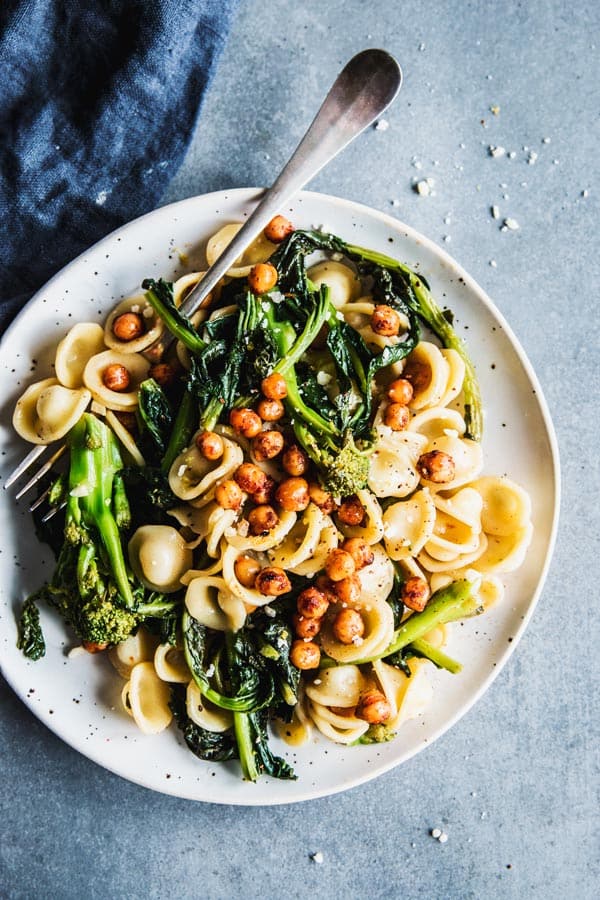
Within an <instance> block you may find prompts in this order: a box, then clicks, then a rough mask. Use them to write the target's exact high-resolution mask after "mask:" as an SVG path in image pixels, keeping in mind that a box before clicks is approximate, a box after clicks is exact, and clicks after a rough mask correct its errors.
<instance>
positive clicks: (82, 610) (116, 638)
mask: <svg viewBox="0 0 600 900" xmlns="http://www.w3.org/2000/svg"><path fill="white" fill-rule="evenodd" d="M138 622H139V617H138V616H136V615H135V614H134V613H131V612H129V610H127V609H124V608H123V607H122V606H116V605H115V604H114V603H111V601H110V600H106V599H101V598H98V597H93V598H92V599H91V600H88V601H87V603H84V604H83V605H82V606H80V607H79V608H78V609H77V616H76V619H75V620H74V621H73V623H72V624H73V627H74V628H75V631H76V632H77V634H78V635H79V636H80V638H82V640H84V641H91V642H93V643H95V644H120V643H121V642H122V641H124V640H125V639H126V638H128V637H129V635H130V634H131V633H132V631H133V630H134V629H135V627H136V626H137V624H138Z"/></svg>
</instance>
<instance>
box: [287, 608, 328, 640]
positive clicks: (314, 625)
mask: <svg viewBox="0 0 600 900" xmlns="http://www.w3.org/2000/svg"><path fill="white" fill-rule="evenodd" d="M322 621H323V620H322V619H309V618H307V617H306V616H301V615H300V613H294V615H293V616H292V622H293V623H294V631H295V632H296V637H299V638H302V639H303V640H306V638H308V639H309V640H310V638H314V637H315V635H317V634H318V633H319V631H320V630H321V623H322Z"/></svg>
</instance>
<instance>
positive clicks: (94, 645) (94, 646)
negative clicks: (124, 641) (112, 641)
mask: <svg viewBox="0 0 600 900" xmlns="http://www.w3.org/2000/svg"><path fill="white" fill-rule="evenodd" d="M81 644H82V646H83V647H85V649H86V650H87V652H88V653H102V651H103V650H106V648H107V647H108V644H106V643H102V644H100V643H98V641H82V642H81Z"/></svg>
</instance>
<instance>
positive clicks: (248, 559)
mask: <svg viewBox="0 0 600 900" xmlns="http://www.w3.org/2000/svg"><path fill="white" fill-rule="evenodd" d="M233 571H234V573H235V577H236V578H237V580H238V581H239V583H240V584H243V585H244V587H247V588H253V587H254V582H255V581H256V576H257V575H258V573H259V572H260V563H259V562H258V560H256V559H254V557H253V556H248V555H247V554H246V553H243V554H242V555H241V556H238V558H237V559H236V561H235V562H234V564H233Z"/></svg>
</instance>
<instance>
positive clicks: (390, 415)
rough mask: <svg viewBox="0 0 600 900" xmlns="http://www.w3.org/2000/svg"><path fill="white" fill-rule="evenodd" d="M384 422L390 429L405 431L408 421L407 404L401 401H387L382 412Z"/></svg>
mask: <svg viewBox="0 0 600 900" xmlns="http://www.w3.org/2000/svg"><path fill="white" fill-rule="evenodd" d="M383 421H384V424H385V425H387V426H388V428H391V429H392V431H405V429H406V428H408V423H409V422H410V413H409V411H408V406H403V405H402V404H401V403H388V405H387V406H386V408H385V412H384V413H383Z"/></svg>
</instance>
